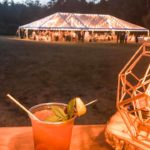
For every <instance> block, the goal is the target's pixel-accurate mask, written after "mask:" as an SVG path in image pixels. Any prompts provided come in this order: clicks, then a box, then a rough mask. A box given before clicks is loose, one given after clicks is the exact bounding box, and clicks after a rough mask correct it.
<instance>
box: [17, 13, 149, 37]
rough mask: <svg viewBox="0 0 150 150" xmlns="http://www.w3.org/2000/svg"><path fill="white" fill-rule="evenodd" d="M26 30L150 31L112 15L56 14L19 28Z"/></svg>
mask: <svg viewBox="0 0 150 150" xmlns="http://www.w3.org/2000/svg"><path fill="white" fill-rule="evenodd" d="M19 29H25V30H69V31H71V30H74V31H80V30H84V31H131V32H132V31H133V32H146V33H147V34H149V30H148V29H146V28H144V27H141V26H138V25H135V24H133V23H129V22H127V21H124V20H122V19H119V18H116V17H114V16H111V15H103V14H79V13H61V12H58V13H55V14H52V15H50V16H47V17H45V18H42V19H39V20H37V21H34V22H31V23H29V24H25V25H22V26H20V27H19Z"/></svg>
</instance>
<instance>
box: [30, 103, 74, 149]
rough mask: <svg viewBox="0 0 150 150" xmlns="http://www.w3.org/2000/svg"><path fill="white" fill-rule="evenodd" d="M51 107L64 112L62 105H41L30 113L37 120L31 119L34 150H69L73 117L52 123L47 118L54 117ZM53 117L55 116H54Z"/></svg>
mask: <svg viewBox="0 0 150 150" xmlns="http://www.w3.org/2000/svg"><path fill="white" fill-rule="evenodd" d="M53 106H56V107H60V108H61V109H63V110H64V111H65V109H66V107H67V105H66V104H63V103H43V104H39V105H36V106H34V107H32V108H31V109H30V111H31V112H32V113H33V114H34V115H35V116H37V118H39V120H35V119H34V118H32V117H31V116H30V118H31V122H32V128H33V136H34V146H35V150H69V147H70V142H71V135H72V128H73V125H74V120H75V115H74V116H73V117H72V118H71V119H69V120H65V121H58V122H56V121H55V122H53V121H50V120H48V117H50V116H54V114H53V111H52V110H51V109H52V107H53ZM54 117H55V116H54Z"/></svg>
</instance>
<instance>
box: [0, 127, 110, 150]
mask: <svg viewBox="0 0 150 150" xmlns="http://www.w3.org/2000/svg"><path fill="white" fill-rule="evenodd" d="M104 129H105V125H75V126H74V127H73V134H72V140H71V147H70V150H112V148H111V147H110V146H109V145H108V144H107V143H106V142H105V136H104ZM0 150H34V145H33V135H32V128H31V127H1V128H0Z"/></svg>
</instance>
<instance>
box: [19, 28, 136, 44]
mask: <svg viewBox="0 0 150 150" xmlns="http://www.w3.org/2000/svg"><path fill="white" fill-rule="evenodd" d="M17 34H18V33H17ZM18 35H19V36H20V38H28V39H32V40H36V41H49V42H53V41H62V42H65V41H72V42H97V41H116V42H117V43H128V42H136V43H137V42H138V35H137V34H131V33H130V34H129V33H128V32H117V33H114V32H96V31H83V30H81V31H50V30H32V31H31V30H29V31H28V30H24V29H22V30H20V32H19V34H18Z"/></svg>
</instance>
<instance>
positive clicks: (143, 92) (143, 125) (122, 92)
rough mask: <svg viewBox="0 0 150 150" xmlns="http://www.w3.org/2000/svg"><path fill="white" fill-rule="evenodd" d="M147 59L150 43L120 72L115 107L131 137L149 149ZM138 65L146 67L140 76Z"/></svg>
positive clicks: (149, 74)
mask: <svg viewBox="0 0 150 150" xmlns="http://www.w3.org/2000/svg"><path fill="white" fill-rule="evenodd" d="M149 57H150V43H144V44H143V45H142V46H141V47H140V48H139V49H138V51H137V52H136V53H135V54H134V55H133V57H132V58H131V59H130V60H129V62H128V63H127V64H126V65H125V67H124V68H123V69H122V70H121V72H120V73H119V76H118V91H117V103H116V105H117V109H118V110H119V112H120V114H121V116H122V118H123V120H124V122H125V124H126V126H127V128H128V131H129V133H130V135H131V137H132V138H133V139H134V140H136V141H138V142H139V143H140V144H143V145H146V146H148V147H149V148H150V61H149V60H150V59H149V60H148V58H149ZM144 60H148V61H145V62H144ZM141 61H143V62H144V63H143V64H144V65H143V64H141ZM139 65H143V66H142V67H141V68H144V67H145V66H146V70H144V72H140V75H139V71H140V70H138V68H137V66H139ZM137 70H138V71H137ZM141 74H142V75H141Z"/></svg>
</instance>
